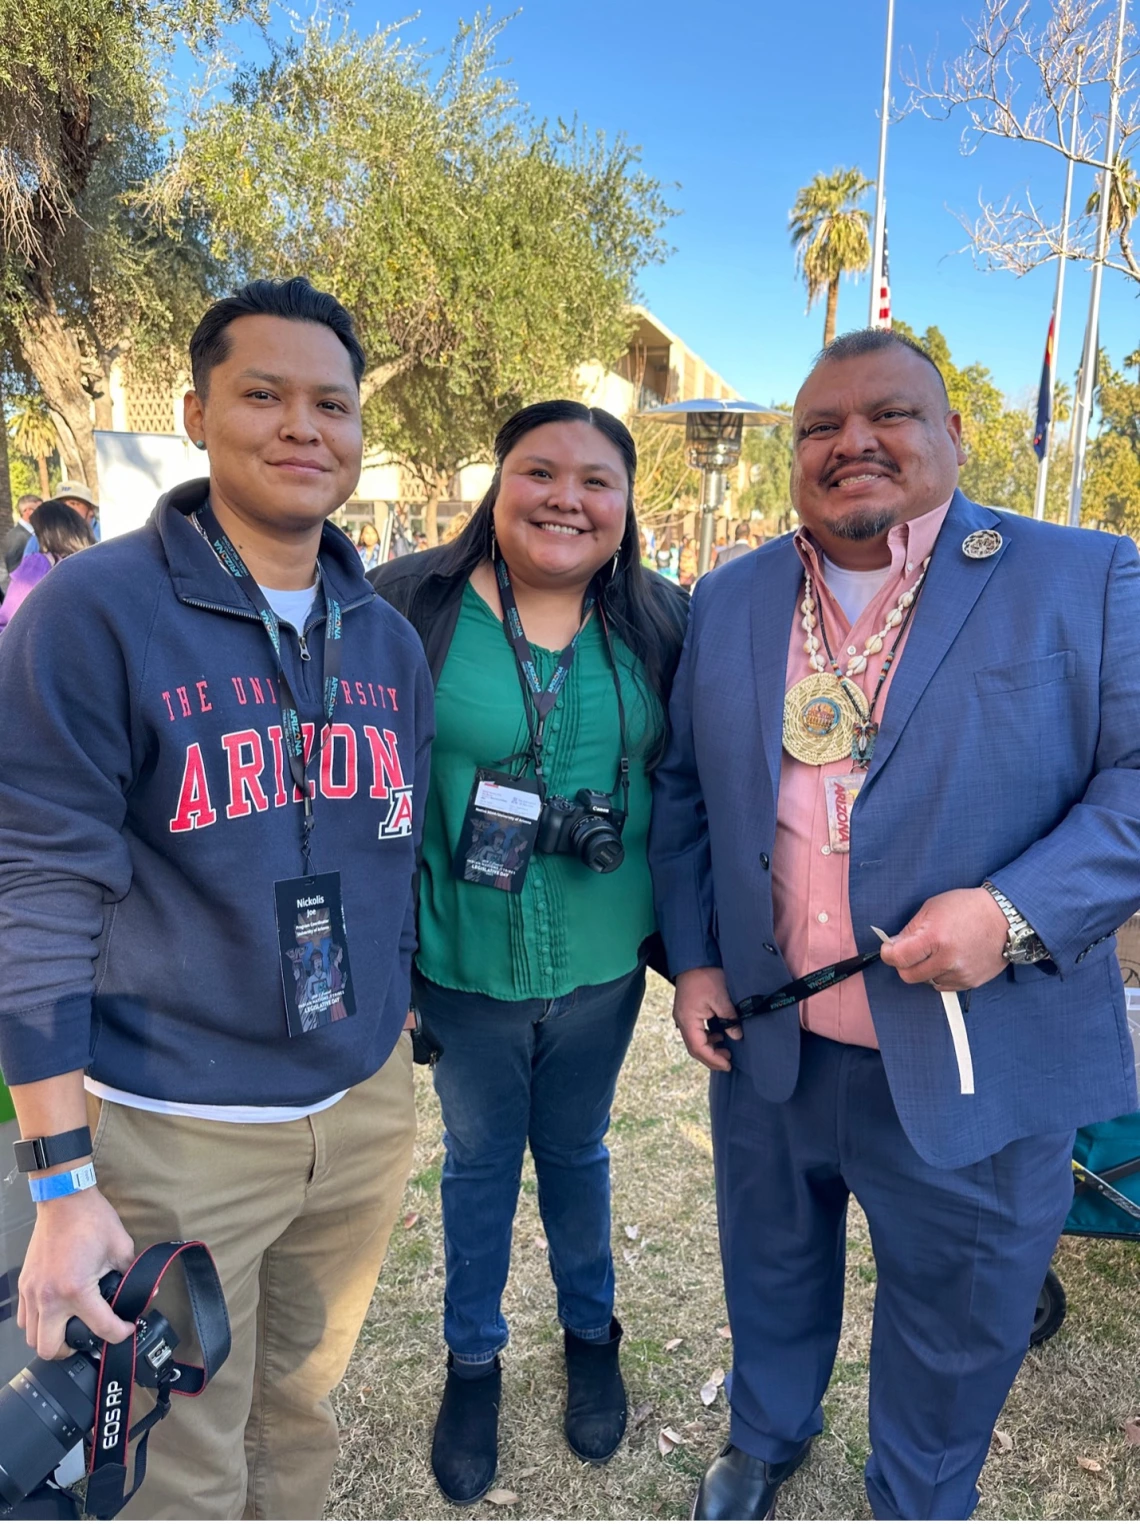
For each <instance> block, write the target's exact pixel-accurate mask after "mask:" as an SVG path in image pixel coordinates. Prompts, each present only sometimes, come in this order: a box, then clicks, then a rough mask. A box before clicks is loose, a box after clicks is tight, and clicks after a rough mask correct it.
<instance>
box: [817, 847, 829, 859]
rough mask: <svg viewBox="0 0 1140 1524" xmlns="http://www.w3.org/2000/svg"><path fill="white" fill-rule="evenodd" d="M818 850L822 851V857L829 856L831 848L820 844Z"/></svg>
mask: <svg viewBox="0 0 1140 1524" xmlns="http://www.w3.org/2000/svg"><path fill="white" fill-rule="evenodd" d="M819 850H820V851H821V852H822V853H823V855H824V857H830V856H831V848H830V847H829V846H826V845H825V846H822V847H820V849H819Z"/></svg>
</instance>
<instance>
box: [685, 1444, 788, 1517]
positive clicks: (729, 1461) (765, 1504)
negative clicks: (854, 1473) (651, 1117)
mask: <svg viewBox="0 0 1140 1524" xmlns="http://www.w3.org/2000/svg"><path fill="white" fill-rule="evenodd" d="M810 1449H811V1440H810V1439H809V1440H806V1441H805V1442H804V1444H803V1445H802V1446H801V1448H800V1449H799V1451H798V1452H797V1453H796V1454H795V1455H793V1456H792V1458H791V1460H790V1461H784V1463H783V1464H782V1465H779V1466H773V1465H772V1464H771V1463H770V1462H768V1461H762V1460H757V1458H756V1457H755V1456H754V1455H745V1453H744V1451H743V1450H738V1449H737V1448H736V1446H735V1445H725V1447H724V1449H723V1450H722V1451H721V1452H720V1454H719V1455H718V1456H717V1458H716V1460H714V1461H713V1463H712V1465H711V1466H710V1467H709V1469H708V1470H707V1471H706V1472H705V1475H704V1480H703V1481H702V1482H701V1486H700V1491H699V1492H698V1493H697V1500H696V1502H695V1503H694V1504H693V1512H692V1514H691V1517H692V1518H694V1519H774V1518H775V1517H776V1494H777V1493H778V1492H779V1490H780V1488H781V1487H782V1486H783V1485H784V1483H785V1482H786V1481H787V1480H788V1478H789V1477H790V1476H791V1474H792V1472H793V1471H797V1470H798V1469H799V1467H800V1466H802V1465H803V1463H804V1461H805V1460H807V1457H808V1451H809V1450H810Z"/></svg>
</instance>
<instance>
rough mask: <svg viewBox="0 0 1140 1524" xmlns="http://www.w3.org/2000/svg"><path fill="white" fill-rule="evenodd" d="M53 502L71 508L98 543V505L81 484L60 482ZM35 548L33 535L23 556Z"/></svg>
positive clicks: (99, 531) (99, 536) (100, 535)
mask: <svg viewBox="0 0 1140 1524" xmlns="http://www.w3.org/2000/svg"><path fill="white" fill-rule="evenodd" d="M53 501H55V502H57V503H66V504H67V506H68V507H69V508H73V509H74V510H75V512H76V513H77V514H79V516H80V518H81V519H83V520H84V522H85V523H86V524H88V525H89V526H90V529H91V533H92V535H93V536H94V538H95V541H96V543H98V541H99V540H100V538H101V537H102V531H101V530H100V528H99V505H98V504H97V503H96V501H95V499H94V498H93V497H92V496H91V494H90V492H88V490H87V488H86V487H85V486H84V485H83V483H82V482H60V484H59V486H58V487H57V489H56V493H55V498H54V499H53ZM37 548H38V547H37V545H36V537H35V535H34V534H33V535H32V538H31V539H30V540H29V541H28V543H27V545H26V547H25V548H24V555H28V554H30V553H31V552H32V551H34V550H36V549H37Z"/></svg>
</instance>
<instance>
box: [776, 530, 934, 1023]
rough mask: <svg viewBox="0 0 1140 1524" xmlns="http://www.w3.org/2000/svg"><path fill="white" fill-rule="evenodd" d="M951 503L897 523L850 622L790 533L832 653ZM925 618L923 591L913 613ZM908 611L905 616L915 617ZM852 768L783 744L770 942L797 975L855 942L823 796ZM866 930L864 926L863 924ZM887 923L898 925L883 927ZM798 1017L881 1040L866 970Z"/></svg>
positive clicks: (882, 614)
mask: <svg viewBox="0 0 1140 1524" xmlns="http://www.w3.org/2000/svg"><path fill="white" fill-rule="evenodd" d="M949 507H950V504H949V502H946V503H943V504H942V506H941V507H940V508H935V509H933V510H932V511H931V512H930V513H924V514H923V515H922V516H921V517H920V518H917V519H911V520H910V521H909V523H906V524H897V525H896V526H895V527H894V528H893V529H892V530H891V531H890V533H889V534H888V535H887V545H888V547H889V548H890V552H891V564H890V569H889V571H888V572H887V577H886V581H885V582H884V583H883V585H882V587H881V588H880V589H879V591H878V592H877V593H876V594H875V596H874V597H873V598H872V599H871V601H870V603H869V604H868V605H867V607H866V608H865V609H864V610H863V612H862V614H861V615H860V616H859V619H858V620H857V621H856V623H855V624H854V625H851V624H849V622H848V619H847V616H846V614H844V612H843V610H842V609H841V608H840V606H839V604H838V603H837V602H836V600H835V598H834V597H833V596H832V594H831V593H830V591H829V590H828V587H827V584H826V583H825V582H824V580H823V557H822V556H821V555H820V553H819V550H818V548H817V547H816V545H815V544H814V542H813V541H812V540H811V539H810V538H809V537H808V536H807V534H806V533H805V532H804V530H802V529H800V530H798V531H797V532H796V537H795V544H796V549H797V550H798V551H799V553H800V558H801V559H802V561H803V563H804V566H805V567H806V568H808V569H809V570H810V571H811V576H812V582H813V584H814V586H815V596H816V605H817V607H816V617H817V619H818V618H821V619H822V620H823V621H824V627H825V629H826V631H827V639H828V643H829V645H830V647H831V651H832V654H833V655H834V656H835V658H836V660H837V661H838V662H839V663H840V665H841V666H842V667H844V669H846V666H847V662H848V660H849V659H850V657H851V656H852V655H854V654H856V653H858V652H862V650H863V646H864V643H865V642H866V641H867V640H869V639H870V638H871V636H872V635H875V634H877V632H878V631H879V630H881V629H882V627H883V624H884V622H885V621H886V617H887V615H888V614H889V613H890V611H891V610H892V609H893V608H894V606H895V604H896V603H897V602H898V600H899V597H900V596H901V594H902V593H904V592H905V591H906V590H907V588H908V587H911V586H913V584H914V580H915V578H916V577H917V576H918V574H919V571H920V570H921V567H922V563H923V561H924V560H925V559H926V557H927V556H929V555H930V554H931V552H932V551H933V549H934V542H935V541H936V540H937V538H938V533H939V530H940V529H941V528H942V522H943V520H944V519H945V517H946V513H947V510H948V509H949ZM801 602H802V595H801V597H800V598H798V599H797V600H796V614H795V618H794V620H793V621H792V631H791V636H790V639H789V641H788V659H787V687H788V688H791V687H792V686H793V685H794V684H795V683H798V682H799V681H800V679H801V678H804V677H807V676H808V675H809V673H810V672H811V668H810V667H809V665H808V658H807V652H806V651H805V650H804V641H805V639H806V638H807V637H806V635H805V633H804V630H803V627H802V625H801V624H800V620H801V618H802V617H803V616H802V613H801V610H800V603H801ZM921 618H922V597H921V595H920V596H919V601H918V605H917V607H916V608H915V612H914V616H913V619H921ZM913 619H912V621H911V623H913ZM909 634H910V625H909V624H908V626H907V629H906V631H905V632H904V634H903V638H902V640H901V642H900V644H899V648H898V654H897V655H896V657H895V661H894V664H893V666H892V667H891V670H890V671H889V672H888V673H887V680H886V682H885V683H884V685H883V691H882V693H881V694H880V695H879V703H878V707H877V709H876V711H875V719H876V720H877V721H878V722H879V723H880V724H881V723H882V719H883V714H884V712H885V710H886V705H887V700H888V698H889V696H890V690H891V682H892V679H893V678H894V674H895V673H896V672H897V671H898V666H899V661H900V660H901V659H902V656H903V653H904V650H905V647H906V642H907V639H908V637H909ZM890 648H891V642H890V641H889V640H887V641H884V643H883V649H882V650H881V651H880V652H879V653H878V654H877V655H875V656H869V657H868V658H867V668H866V671H865V672H863V673H862V674H860V676H859V677H857V678H855V679H854V682H855V683H856V684H857V685H858V686H859V687H860V688H861V689H862V691H863V693H864V694H865V695H866V696H867V698H868V700H869V699H870V696H871V695H872V694H873V693H874V691H875V685H876V684H877V683H878V681H879V673H880V671H881V669H882V665H883V662H884V660H885V659H886V657H887V654H888V652H889V651H890ZM850 771H851V763H850V762H849V761H840V762H829V763H825V764H824V765H823V766H822V767H812V766H811V765H810V764H809V763H807V762H797V761H796V759H795V758H794V757H791V756H789V755H788V753H787V752H786V751H785V752H784V753H783V754H782V763H781V767H780V796H779V800H778V802H777V806H776V842H775V848H774V851H773V855H772V879H773V882H772V893H773V899H774V908H775V930H776V941H777V942H778V944H779V947H780V952H781V953H782V954H783V958H784V962H785V963H786V964H787V966H788V969H789V971H790V973H791V974H792V976H793V978H797V979H798V978H800V977H801V975H803V974H806V973H810V972H811V970H812V969H816V968H824V967H826V965H827V964H829V963H836V962H838V961H839V959H840V958H853V957H854V956H855V955H856V953H857V952H858V951H859V949H858V947H857V946H856V945H855V934H854V931H853V929H852V926H851V907H850V903H849V901H848V887H847V886H848V867H849V864H850V860H851V858H850V853H847V852H833V851H832V850H831V847H830V845H829V840H828V828H827V798H826V793H825V790H824V780H825V779H826V778H829V777H842V776H843V774H845V773H849V772H850ZM857 838H858V821H856V823H855V828H854V833H853V840H852V843H851V850H852V852H854V851H858V840H857ZM864 929H865V928H864ZM884 929H885V930H886V931H889V932H894V931H898V930H899V928H898V927H897V926H887V927H885V928H884ZM800 1022H801V1024H802V1025H803V1026H804V1027H806V1028H807V1029H808V1031H810V1032H817V1033H819V1035H820V1036H822V1037H830V1038H833V1039H834V1040H835V1041H836V1042H849V1043H855V1044H857V1045H858V1046H860V1047H864V1048H877V1047H878V1046H879V1042H878V1038H877V1037H876V1036H875V1025H874V1022H873V1021H872V1020H871V1007H870V1004H869V1002H868V1000H867V989H866V986H865V984H864V982H863V975H862V974H856V975H855V976H854V977H853V978H851V979H847V980H845V981H844V982H843V983H842V984H837V985H835V986H834V987H833V988H831V989H830V990H824V991H823V993H822V994H819V995H813V996H812V998H811V999H810V1000H805V1001H803V1002H802V1004H801V1005H800Z"/></svg>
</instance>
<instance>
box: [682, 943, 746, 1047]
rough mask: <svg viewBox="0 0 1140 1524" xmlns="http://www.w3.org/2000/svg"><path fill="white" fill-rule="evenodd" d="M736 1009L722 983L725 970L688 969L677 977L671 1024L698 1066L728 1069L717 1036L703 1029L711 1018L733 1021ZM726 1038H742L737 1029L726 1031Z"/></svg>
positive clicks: (740, 1032) (722, 1044)
mask: <svg viewBox="0 0 1140 1524" xmlns="http://www.w3.org/2000/svg"><path fill="white" fill-rule="evenodd" d="M735 1015H736V1007H735V1006H734V1005H733V1003H732V1001H731V1000H730V999H729V998H728V986H727V985H726V984H725V982H724V970H723V969H720V968H691V969H689V970H688V972H687V973H684V974H678V975H677V989H676V993H675V994H674V996H673V1021H674V1023H675V1024H676V1027H677V1030H678V1031H679V1032H680V1034H681V1036H682V1037H683V1038H684V1041H685V1047H686V1048H688V1050H689V1053H690V1054H691V1056H692V1057H693V1058H695V1059H696V1060H697V1062H698V1063H701V1064H704V1066H705V1068H706V1069H720V1070H725V1071H727V1070H729V1069H731V1068H732V1059H731V1058H730V1057H729V1054H728V1049H727V1048H726V1047H725V1046H724V1042H723V1040H722V1039H721V1037H720V1036H719V1035H713V1034H711V1033H710V1032H708V1031H707V1030H706V1028H705V1022H706V1021H708V1019H709V1017H710V1016H719V1017H721V1018H722V1019H723V1020H725V1021H732V1019H733V1018H734V1017H735ZM728 1035H729V1037H732V1038H738V1037H742V1036H743V1035H744V1034H743V1033H742V1031H741V1029H740V1027H739V1026H736V1025H733V1026H732V1027H730V1028H729V1030H728Z"/></svg>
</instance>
